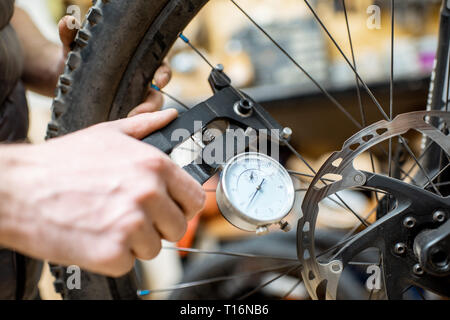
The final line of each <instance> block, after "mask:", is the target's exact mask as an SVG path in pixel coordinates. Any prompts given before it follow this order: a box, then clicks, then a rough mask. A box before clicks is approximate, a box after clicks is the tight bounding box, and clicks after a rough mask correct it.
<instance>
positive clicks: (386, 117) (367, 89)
mask: <svg viewBox="0 0 450 320" xmlns="http://www.w3.org/2000/svg"><path fill="white" fill-rule="evenodd" d="M230 1H233V0H230ZM304 2H305V4H306V6H307V7H308V8H309V10H310V11H311V13H312V14H313V16H314V17H315V18H316V20H317V22H318V23H319V24H320V26H321V27H322V29H323V30H324V31H325V33H326V34H327V35H328V37H329V38H330V40H331V41H332V42H333V44H334V46H335V47H336V49H338V51H339V52H340V54H341V56H342V57H343V58H344V60H345V61H346V62H347V64H348V65H349V67H350V68H351V69H352V71H353V72H354V73H355V75H356V77H357V78H358V80H359V81H361V84H362V85H363V87H364V89H365V90H366V92H367V94H368V95H369V96H370V98H371V99H372V101H373V102H374V103H375V105H376V106H377V108H378V110H380V112H381V114H382V115H383V117H384V118H385V119H386V120H389V117H388V115H387V114H386V112H385V111H384V110H383V108H382V107H381V105H380V103H379V102H378V100H377V99H376V98H375V96H374V94H373V93H372V91H371V90H370V89H369V87H368V86H367V84H366V83H365V82H364V80H363V79H362V78H361V76H360V75H359V73H358V72H357V71H356V70H355V68H354V67H353V66H352V63H351V62H350V60H348V58H347V56H346V55H345V53H344V51H342V49H341V47H340V46H339V44H338V43H337V42H336V40H335V39H334V37H333V36H332V35H331V33H330V32H329V31H328V29H327V27H326V26H325V25H324V23H323V22H322V20H321V19H320V18H319V16H318V15H317V13H316V11H315V10H314V8H313V7H312V6H311V5H310V3H309V2H308V0H304Z"/></svg>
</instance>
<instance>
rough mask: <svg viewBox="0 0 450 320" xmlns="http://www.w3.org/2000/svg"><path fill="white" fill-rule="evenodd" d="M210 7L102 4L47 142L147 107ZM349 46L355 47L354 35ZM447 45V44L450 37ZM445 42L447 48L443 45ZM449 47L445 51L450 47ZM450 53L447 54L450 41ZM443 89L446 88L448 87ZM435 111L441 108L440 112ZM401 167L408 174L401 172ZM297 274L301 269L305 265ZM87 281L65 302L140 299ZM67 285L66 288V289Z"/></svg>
mask: <svg viewBox="0 0 450 320" xmlns="http://www.w3.org/2000/svg"><path fill="white" fill-rule="evenodd" d="M207 2H208V1H207V0H155V1H144V0H138V1H126V2H125V1H119V0H110V1H100V0H98V1H95V3H94V5H93V7H92V8H91V9H90V11H89V13H88V15H87V17H86V22H85V23H84V25H83V27H82V28H81V29H80V30H79V32H78V34H77V36H76V39H75V45H74V49H73V51H72V52H71V53H70V54H69V56H68V59H67V64H66V68H65V72H64V74H63V75H62V76H61V77H60V80H59V83H58V90H57V96H56V98H55V99H54V103H53V115H52V122H51V123H50V124H49V126H48V133H47V136H48V138H53V137H57V136H62V135H64V134H67V133H70V132H73V131H76V130H80V129H83V128H85V127H88V126H90V125H93V124H96V123H99V122H103V121H108V120H114V119H118V118H121V117H125V116H126V115H127V114H128V112H129V111H130V110H131V109H132V108H133V107H134V106H136V105H137V104H139V103H140V102H141V101H142V100H143V98H144V97H145V94H146V92H147V86H148V83H149V81H151V79H152V78H153V74H154V72H155V71H156V69H157V68H158V67H159V65H160V64H161V63H162V61H163V59H164V57H165V56H166V55H167V53H168V52H169V50H170V48H171V47H172V45H173V43H174V42H175V40H176V39H177V38H178V36H179V34H180V33H181V32H182V31H183V30H184V28H185V27H186V26H187V24H188V23H189V22H190V21H191V20H192V19H194V17H195V16H196V15H197V13H198V12H199V11H200V10H201V8H202V7H203V6H204V5H205V4H206V3H207ZM231 2H232V4H233V5H234V6H235V7H236V8H237V10H238V11H239V12H241V13H243V14H244V16H245V17H247V18H248V19H249V21H250V23H252V24H254V25H255V26H256V27H257V28H258V29H259V30H260V31H261V32H262V33H263V34H264V35H265V36H267V37H268V38H269V40H270V41H271V42H273V43H274V45H275V47H276V48H278V49H280V50H281V51H282V52H283V53H284V54H285V56H286V57H287V59H289V60H290V61H291V62H292V63H293V66H294V67H295V68H297V69H299V71H301V72H302V73H304V74H305V75H306V76H307V78H308V79H309V80H310V81H311V82H312V83H313V85H315V86H316V87H317V88H318V90H319V91H320V92H322V93H323V94H324V96H325V97H326V98H327V99H329V100H330V101H331V103H332V104H333V105H334V106H336V107H337V108H338V109H339V110H341V111H342V112H343V113H344V115H345V116H346V117H347V118H349V119H350V120H351V122H352V123H353V124H354V125H355V126H356V127H358V128H362V127H364V126H365V119H364V115H362V116H363V119H362V123H363V124H362V125H361V123H360V122H359V121H357V120H356V119H355V117H354V116H352V115H351V114H350V113H349V112H348V111H347V110H346V109H345V108H344V107H343V106H342V104H341V103H339V102H338V101H337V100H336V99H335V98H334V97H333V96H332V95H331V94H330V93H329V92H328V91H327V89H326V88H325V87H324V86H323V85H321V84H320V83H319V82H318V81H317V80H315V79H314V78H313V77H312V76H311V75H310V74H309V73H308V72H307V71H306V70H305V68H304V67H303V66H301V65H300V64H299V63H298V62H297V61H296V60H295V59H294V58H293V57H292V56H291V55H289V53H288V52H287V51H286V50H285V49H284V48H283V47H282V46H281V45H280V44H278V43H277V42H276V39H274V38H272V37H271V36H270V35H269V34H268V33H267V32H266V31H265V30H264V29H263V28H262V27H261V26H259V25H258V24H257V23H256V22H255V21H254V20H253V19H252V18H251V16H250V15H249V14H248V13H247V12H246V11H245V10H243V9H242V8H241V7H240V6H239V5H238V4H237V3H236V2H235V1H231ZM392 3H393V1H392ZM305 4H306V5H307V7H308V8H309V9H310V10H311V13H312V15H313V16H314V18H315V19H316V20H317V22H318V23H319V24H320V26H321V27H322V28H323V29H324V31H325V32H326V34H327V36H328V37H330V39H331V40H332V41H333V44H334V45H335V46H336V48H337V49H338V50H339V52H340V53H341V54H342V56H343V57H344V59H345V61H346V63H347V64H348V66H349V68H350V69H351V70H352V71H353V72H354V73H355V80H356V87H357V89H358V95H360V94H361V92H360V90H364V91H365V92H367V94H368V96H369V97H370V99H371V100H372V101H373V103H374V105H375V106H376V108H377V110H378V111H380V114H381V115H382V116H383V118H385V119H386V120H392V119H393V117H392V96H391V108H390V112H389V115H387V114H386V112H385V111H384V109H383V108H382V106H381V105H380V103H379V102H378V100H377V98H376V97H375V96H374V94H373V93H372V91H371V90H370V88H369V87H368V86H367V84H366V83H365V82H364V80H363V79H362V78H361V76H360V75H359V73H358V72H357V67H356V62H355V60H354V59H353V62H351V61H350V59H349V58H348V57H347V56H346V55H345V54H344V53H343V51H342V50H341V47H340V46H339V44H338V43H337V42H336V41H334V38H333V37H332V34H331V33H330V32H329V30H328V29H327V28H326V27H325V25H324V24H323V21H322V20H321V19H320V17H319V16H318V15H317V12H316V11H315V10H314V8H313V7H312V6H311V5H310V3H309V2H308V1H305ZM343 4H344V8H345V1H343ZM444 9H445V10H447V11H448V9H449V8H447V7H445V4H444ZM347 26H348V20H347ZM349 38H350V40H351V37H350V32H349ZM392 38H393V35H392ZM443 38H444V39H445V38H446V39H447V40H448V35H447V37H443ZM441 42H443V39H442V37H441ZM443 47H444V49H442V50H445V46H443ZM446 48H447V52H448V41H447V47H446ZM447 56H448V55H447ZM446 59H447V58H446ZM447 74H448V73H447ZM444 76H445V74H444V75H442V76H439V78H437V79H436V83H438V84H441V83H444V82H443V81H442V80H443V77H444ZM392 80H393V79H392ZM436 87H439V88H442V86H436ZM436 96H437V95H436ZM441 96H442V95H441ZM447 97H448V90H447ZM439 107H441V105H439ZM435 108H437V104H436V106H435ZM362 114H363V112H362ZM287 147H288V149H290V151H292V152H293V154H294V155H296V156H297V157H298V158H299V159H300V160H301V161H305V160H304V158H303V157H302V156H301V155H300V154H299V153H298V152H297V151H296V150H295V149H294V148H293V147H292V146H291V145H289V144H288V145H287ZM391 151H392V148H390V150H389V152H388V153H389V154H388V157H389V161H388V162H389V166H391V162H392V161H391V160H392V153H391ZM437 154H438V153H436V151H433V152H432V153H428V154H427V155H426V157H425V158H428V157H431V158H435V155H437ZM394 164H395V165H396V166H397V165H398V164H399V162H398V161H396V162H395V163H394ZM441 164H442V163H440V165H441ZM306 165H307V166H308V168H309V169H310V172H308V173H304V175H306V176H308V175H309V176H311V175H315V174H316V172H315V171H314V170H313V169H312V168H311V166H310V165H309V164H308V163H306ZM433 166H434V168H435V167H436V166H435V165H433ZM398 167H400V168H401V166H400V165H398ZM388 171H389V172H388V173H391V171H392V170H388ZM438 171H439V170H438ZM293 174H294V175H295V174H296V173H293ZM300 175H301V174H300ZM337 201H338V202H340V205H341V206H344V207H347V208H348V207H349V206H348V205H347V204H346V203H345V201H344V199H342V198H337ZM349 211H351V210H349ZM302 254H303V253H302ZM295 267H296V268H299V266H298V265H296V266H295ZM54 270H59V274H58V277H59V278H63V277H64V275H65V272H61V269H58V268H54ZM62 271H63V270H62ZM291 271H292V270H291ZM83 277H84V278H83V287H82V289H81V290H79V291H65V292H64V296H65V297H66V298H69V299H79V298H81V299H126V298H136V283H135V280H134V276H133V275H132V274H129V275H127V276H124V277H122V278H119V279H112V278H107V277H103V276H99V275H95V274H91V273H88V272H83ZM62 281H63V280H62ZM62 281H60V282H59V283H60V285H61V283H62ZM307 281H308V280H307Z"/></svg>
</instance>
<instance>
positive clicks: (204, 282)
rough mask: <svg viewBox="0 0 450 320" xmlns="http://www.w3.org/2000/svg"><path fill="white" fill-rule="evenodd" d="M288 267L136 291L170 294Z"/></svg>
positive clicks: (145, 293)
mask: <svg viewBox="0 0 450 320" xmlns="http://www.w3.org/2000/svg"><path fill="white" fill-rule="evenodd" d="M290 266H292V264H288V265H281V266H275V267H270V268H265V269H261V270H257V271H254V272H247V273H241V274H235V275H230V276H223V277H215V278H210V279H204V280H198V281H191V282H185V283H180V284H177V285H174V286H172V287H169V288H163V289H154V290H153V289H152V290H139V291H138V295H139V296H146V295H149V294H152V293H160V292H170V291H175V290H181V289H187V288H193V287H199V286H203V285H207V284H211V283H217V282H222V281H228V280H234V279H239V278H246V277H251V276H255V275H258V274H261V273H265V272H270V271H277V270H280V269H285V268H288V267H290ZM295 266H297V265H295Z"/></svg>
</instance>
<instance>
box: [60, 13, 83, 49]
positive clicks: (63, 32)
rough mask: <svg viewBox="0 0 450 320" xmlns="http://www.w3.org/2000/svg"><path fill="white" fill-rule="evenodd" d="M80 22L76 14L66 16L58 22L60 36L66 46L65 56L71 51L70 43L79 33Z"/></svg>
mask: <svg viewBox="0 0 450 320" xmlns="http://www.w3.org/2000/svg"><path fill="white" fill-rule="evenodd" d="M78 27H79V22H78V21H77V20H76V18H75V17H74V16H64V17H63V18H62V19H61V20H59V23H58V30H59V38H60V39H61V42H62V44H63V47H64V56H67V54H68V53H69V51H70V45H71V44H72V42H73V41H74V39H75V36H76V35H77V31H78Z"/></svg>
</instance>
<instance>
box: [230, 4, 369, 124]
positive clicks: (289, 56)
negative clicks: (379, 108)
mask: <svg viewBox="0 0 450 320" xmlns="http://www.w3.org/2000/svg"><path fill="white" fill-rule="evenodd" d="M230 1H231V3H233V4H234V5H235V6H236V8H237V9H238V10H239V11H240V12H242V14H243V15H244V16H245V17H247V19H248V20H249V21H250V22H251V23H252V24H253V25H254V26H255V27H256V28H258V29H259V30H260V31H261V32H262V33H263V34H264V35H265V36H266V37H267V38H268V39H269V40H270V41H271V42H272V43H273V44H274V45H275V46H276V47H277V48H278V49H279V50H280V51H281V52H282V53H283V54H284V55H285V56H286V57H287V58H288V59H289V60H290V61H291V62H292V63H293V64H294V65H295V66H296V67H297V68H298V69H299V70H300V71H301V72H303V74H304V75H305V76H306V77H308V79H310V80H311V81H312V83H313V84H314V85H315V86H316V87H317V88H318V89H319V90H320V91H321V92H322V93H323V94H324V95H325V96H326V97H327V98H328V99H329V100H330V101H331V102H332V103H333V104H334V105H335V106H336V107H337V108H338V109H339V110H341V112H343V113H344V114H345V116H346V117H347V118H348V119H349V120H350V121H352V122H353V123H354V124H355V126H357V127H358V128H359V129H361V128H362V126H361V124H360V123H359V122H358V121H357V120H356V119H355V118H354V117H353V116H352V115H351V114H350V113H349V112H348V111H347V110H346V109H345V108H344V107H343V106H342V104H340V103H339V102H338V101H337V100H336V99H335V98H334V97H333V96H332V95H331V94H330V93H329V92H328V91H327V90H326V89H325V88H324V87H323V86H322V85H321V84H320V83H319V82H318V81H317V80H316V79H314V78H313V76H312V75H311V74H309V73H308V71H306V70H305V69H304V68H303V67H302V66H301V65H300V64H299V63H298V62H297V61H296V60H295V59H294V58H293V57H292V56H291V55H290V54H289V53H288V52H287V51H286V50H285V49H284V48H283V47H282V46H281V45H280V44H279V43H278V42H277V41H276V40H275V39H274V38H272V36H271V35H270V34H269V33H268V32H267V31H266V30H264V28H262V27H261V26H260V25H259V24H258V23H257V22H256V21H255V20H254V19H253V18H252V17H250V15H249V14H248V13H247V12H246V11H245V10H244V9H242V8H241V7H240V6H239V5H238V4H237V3H236V1H234V0H230Z"/></svg>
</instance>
